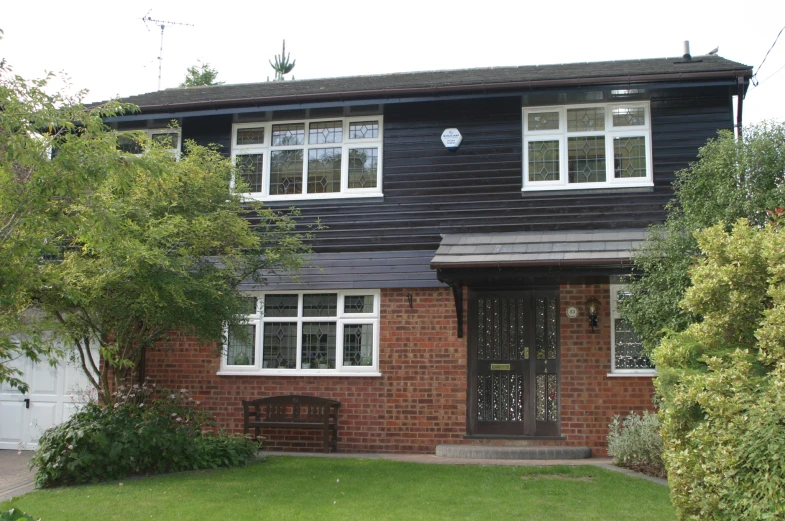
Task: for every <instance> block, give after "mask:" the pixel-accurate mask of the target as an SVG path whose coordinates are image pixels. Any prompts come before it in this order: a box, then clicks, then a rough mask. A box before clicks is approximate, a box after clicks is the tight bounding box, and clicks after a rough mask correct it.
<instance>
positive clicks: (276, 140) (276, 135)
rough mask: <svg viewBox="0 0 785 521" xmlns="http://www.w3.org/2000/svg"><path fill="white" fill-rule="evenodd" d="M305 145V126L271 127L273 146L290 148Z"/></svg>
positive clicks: (302, 124) (298, 124)
mask: <svg viewBox="0 0 785 521" xmlns="http://www.w3.org/2000/svg"><path fill="white" fill-rule="evenodd" d="M304 143H305V124H304V123H294V124H291V125H273V143H272V144H273V146H274V147H277V146H292V145H302V144H304Z"/></svg>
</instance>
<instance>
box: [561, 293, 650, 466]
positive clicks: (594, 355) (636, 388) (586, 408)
mask: <svg viewBox="0 0 785 521" xmlns="http://www.w3.org/2000/svg"><path fill="white" fill-rule="evenodd" d="M591 297H594V298H596V299H597V300H598V301H599V302H600V307H599V310H598V315H599V316H598V322H599V327H597V328H596V329H595V330H594V332H592V331H591V328H590V327H589V320H588V318H587V316H586V314H585V311H584V310H585V307H586V301H587V300H588V299H589V298H591ZM559 300H560V306H561V318H560V320H561V324H560V326H561V337H560V341H561V400H562V404H561V432H562V436H564V437H565V438H567V440H568V442H569V443H568V444H569V445H586V446H589V447H591V448H592V453H593V454H594V455H596V456H605V455H606V450H605V448H606V445H607V439H606V438H607V436H608V424H609V423H610V422H611V419H612V418H613V415H614V414H621V415H626V414H628V413H629V412H630V411H631V410H635V411H637V412H641V411H642V410H643V409H647V410H653V406H652V395H653V393H654V386H653V385H652V378H651V377H609V376H607V375H608V373H610V370H611V331H610V324H611V316H610V290H609V288H608V285H607V284H584V283H563V284H562V285H561V288H560V291H559ZM570 306H575V307H576V308H578V310H579V314H578V316H577V317H576V318H568V317H567V314H566V313H567V308H568V307H570Z"/></svg>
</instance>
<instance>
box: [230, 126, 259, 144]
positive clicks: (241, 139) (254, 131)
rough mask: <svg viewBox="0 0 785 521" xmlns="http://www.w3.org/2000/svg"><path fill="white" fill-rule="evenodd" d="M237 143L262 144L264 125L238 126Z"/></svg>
mask: <svg viewBox="0 0 785 521" xmlns="http://www.w3.org/2000/svg"><path fill="white" fill-rule="evenodd" d="M235 144H237V145H262V144H264V127H250V128H238V129H237V139H236V140H235Z"/></svg>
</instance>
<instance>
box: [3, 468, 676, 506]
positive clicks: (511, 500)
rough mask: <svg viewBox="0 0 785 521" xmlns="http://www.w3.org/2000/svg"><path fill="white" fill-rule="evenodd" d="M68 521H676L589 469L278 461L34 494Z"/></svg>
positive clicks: (32, 499) (608, 475)
mask: <svg viewBox="0 0 785 521" xmlns="http://www.w3.org/2000/svg"><path fill="white" fill-rule="evenodd" d="M12 506H14V507H16V508H19V509H21V510H24V511H26V512H27V513H29V514H32V515H34V516H35V517H36V518H37V517H39V516H40V517H41V518H42V519H43V521H69V520H79V521H83V520H90V521H92V520H99V519H100V520H102V521H103V520H142V519H159V520H169V519H189V520H196V519H199V520H213V519H216V520H235V519H238V520H245V519H269V520H276V521H283V520H289V519H296V520H308V519H313V520H319V521H326V520H333V519H334V520H341V521H349V520H362V521H367V520H377V519H389V520H396V521H397V520H409V519H413V520H419V519H422V520H426V519H428V520H430V519H447V520H450V521H453V520H459V519H467V520H482V519H489V520H493V521H504V520H508V519H509V520H513V519H514V520H521V519H536V520H538V521H548V520H559V521H564V520H571V519H576V520H581V521H587V520H622V519H623V520H626V521H633V520H646V521H655V520H664V519H667V520H674V519H676V516H675V514H674V511H673V508H672V507H671V505H670V501H669V499H668V488H667V487H664V486H662V485H658V484H656V483H651V482H649V481H646V480H643V479H638V478H630V477H627V476H624V475H623V474H619V473H616V472H611V471H608V470H604V469H600V468H597V467H592V466H581V467H490V466H489V467H480V466H473V465H460V466H459V465H424V464H416V463H401V462H392V461H382V460H363V459H327V458H296V457H283V456H276V457H270V458H268V459H267V460H266V461H260V462H257V463H253V464H251V465H249V466H248V467H245V468H238V469H228V470H215V471H203V472H189V473H182V474H173V475H167V476H159V477H152V478H142V479H130V480H127V481H124V482H122V483H109V484H102V485H91V486H85V487H73V488H63V489H54V490H42V491H36V492H32V493H30V494H27V495H25V496H23V497H21V498H16V499H14V500H11V501H8V502H5V503H0V511H2V510H6V509H8V508H11V507H12Z"/></svg>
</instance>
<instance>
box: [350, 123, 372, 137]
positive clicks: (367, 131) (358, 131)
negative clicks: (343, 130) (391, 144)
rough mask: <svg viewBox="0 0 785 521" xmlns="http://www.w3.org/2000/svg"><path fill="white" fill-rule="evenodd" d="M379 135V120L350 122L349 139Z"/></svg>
mask: <svg viewBox="0 0 785 521" xmlns="http://www.w3.org/2000/svg"><path fill="white" fill-rule="evenodd" d="M377 137H379V122H378V121H358V122H357V123H351V124H349V139H369V138H377Z"/></svg>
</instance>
